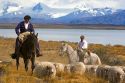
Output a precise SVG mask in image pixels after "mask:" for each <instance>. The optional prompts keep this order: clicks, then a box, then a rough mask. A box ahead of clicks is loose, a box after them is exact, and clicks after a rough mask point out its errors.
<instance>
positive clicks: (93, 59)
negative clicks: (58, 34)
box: [60, 43, 101, 65]
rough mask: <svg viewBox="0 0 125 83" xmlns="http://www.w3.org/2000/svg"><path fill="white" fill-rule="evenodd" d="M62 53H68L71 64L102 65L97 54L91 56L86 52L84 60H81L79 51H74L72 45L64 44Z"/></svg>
mask: <svg viewBox="0 0 125 83" xmlns="http://www.w3.org/2000/svg"><path fill="white" fill-rule="evenodd" d="M60 51H61V55H63V53H65V52H66V53H67V55H68V58H69V63H75V62H83V63H84V64H89V65H101V60H100V58H99V57H98V56H97V54H95V53H92V52H90V54H88V53H87V52H86V53H85V56H84V58H83V60H80V57H79V56H78V53H77V51H76V50H73V48H72V47H71V46H70V45H68V44H65V43H63V44H62V46H61V49H60Z"/></svg>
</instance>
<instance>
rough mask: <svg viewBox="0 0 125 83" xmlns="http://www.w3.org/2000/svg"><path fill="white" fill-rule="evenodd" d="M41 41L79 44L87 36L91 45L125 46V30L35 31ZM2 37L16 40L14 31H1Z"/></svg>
mask: <svg viewBox="0 0 125 83" xmlns="http://www.w3.org/2000/svg"><path fill="white" fill-rule="evenodd" d="M35 31H36V33H39V39H42V40H46V41H50V40H52V41H71V42H78V41H79V40H80V39H79V36H80V35H85V37H86V40H87V41H88V42H89V43H99V44H112V45H114V44H121V45H125V30H86V29H35ZM0 36H4V37H11V38H16V36H17V35H16V34H15V30H14V29H0Z"/></svg>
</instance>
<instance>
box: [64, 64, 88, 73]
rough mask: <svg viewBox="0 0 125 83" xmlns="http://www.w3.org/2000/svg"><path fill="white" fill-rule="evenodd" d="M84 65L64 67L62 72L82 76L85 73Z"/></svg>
mask: <svg viewBox="0 0 125 83" xmlns="http://www.w3.org/2000/svg"><path fill="white" fill-rule="evenodd" d="M85 69H86V68H85V65H84V64H83V63H82V62H76V63H72V64H68V65H66V66H65V68H64V71H65V72H68V73H72V74H80V75H83V74H84V73H85Z"/></svg>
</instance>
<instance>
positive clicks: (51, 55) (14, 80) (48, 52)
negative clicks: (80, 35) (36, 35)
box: [0, 37, 125, 83]
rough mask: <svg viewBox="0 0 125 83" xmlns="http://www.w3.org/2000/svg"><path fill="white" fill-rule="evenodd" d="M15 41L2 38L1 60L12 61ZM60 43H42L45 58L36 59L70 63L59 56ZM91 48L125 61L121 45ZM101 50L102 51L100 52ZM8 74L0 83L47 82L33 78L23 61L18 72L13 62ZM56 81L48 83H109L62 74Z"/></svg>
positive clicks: (94, 78) (93, 78) (123, 48)
mask: <svg viewBox="0 0 125 83" xmlns="http://www.w3.org/2000/svg"><path fill="white" fill-rule="evenodd" d="M69 44H70V45H71V46H73V48H76V44H75V43H70V42H69ZM14 45H15V39H10V38H2V37H1V38H0V60H2V61H9V60H11V58H10V54H11V53H13V52H14V47H15V46H14ZM60 45H61V43H60V42H57V41H48V42H47V41H40V47H41V48H42V49H41V51H42V53H43V55H44V56H42V57H39V58H36V59H37V60H39V61H50V62H60V63H68V58H67V56H65V57H61V56H59V54H58V49H59V46H60ZM89 48H90V49H91V50H93V51H96V52H97V53H100V54H101V55H102V54H103V53H104V54H103V56H104V55H105V54H106V55H111V56H118V57H119V58H122V59H124V60H125V51H124V50H125V47H124V46H120V45H115V46H110V45H108V46H104V45H98V44H90V45H89ZM99 49H102V51H101V52H100V51H99ZM29 68H30V66H29ZM7 70H8V73H7V74H6V75H5V76H2V77H0V83H46V81H45V80H41V79H38V78H35V77H33V76H31V70H29V71H28V72H25V70H24V65H23V60H22V59H21V60H20V66H19V70H18V71H17V70H16V66H15V60H12V64H11V65H10V66H9V67H8V68H7ZM57 76H58V77H56V79H50V81H48V83H107V82H106V81H104V80H102V79H99V78H96V77H94V76H91V75H84V76H80V75H70V74H68V75H67V74H61V75H57Z"/></svg>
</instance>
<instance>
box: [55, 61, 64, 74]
mask: <svg viewBox="0 0 125 83" xmlns="http://www.w3.org/2000/svg"><path fill="white" fill-rule="evenodd" d="M53 64H54V66H55V68H56V73H64V67H65V65H64V64H62V63H53Z"/></svg>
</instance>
